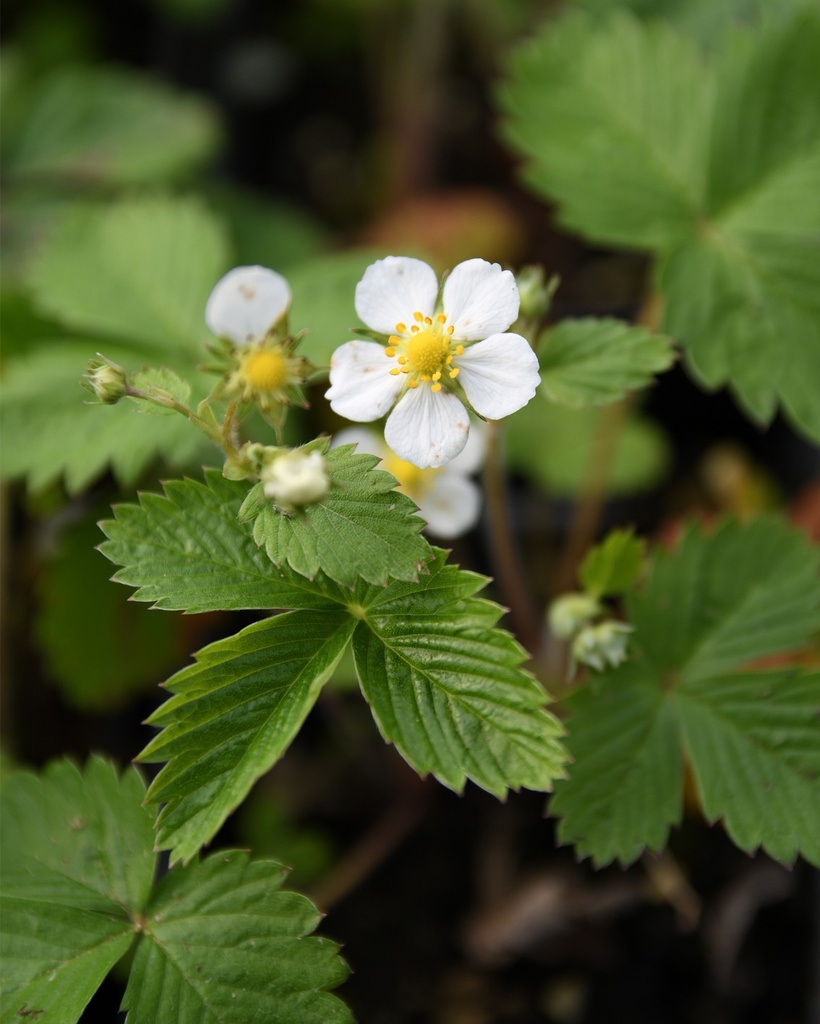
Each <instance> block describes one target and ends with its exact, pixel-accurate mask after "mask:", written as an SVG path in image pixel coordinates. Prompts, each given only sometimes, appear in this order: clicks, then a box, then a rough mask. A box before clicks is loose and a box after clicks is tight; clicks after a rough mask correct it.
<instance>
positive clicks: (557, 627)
mask: <svg viewBox="0 0 820 1024" xmlns="http://www.w3.org/2000/svg"><path fill="white" fill-rule="evenodd" d="M601 611H602V609H601V605H600V604H599V603H598V601H596V599H595V598H594V597H591V596H590V595H589V594H575V593H572V594H562V595H561V596H560V597H557V598H556V599H555V600H554V601H553V602H552V604H551V605H550V607H549V612H548V618H549V624H550V629H551V630H552V633H553V635H554V636H556V637H557V638H558V639H559V640H571V639H572V638H573V637H574V636H575V634H576V633H577V632H578V631H579V630H580V629H582V628H583V627H584V626H586V625H588V624H589V623H590V622H591V621H592V620H593V619H594V618H597V616H598V615H600V614H601Z"/></svg>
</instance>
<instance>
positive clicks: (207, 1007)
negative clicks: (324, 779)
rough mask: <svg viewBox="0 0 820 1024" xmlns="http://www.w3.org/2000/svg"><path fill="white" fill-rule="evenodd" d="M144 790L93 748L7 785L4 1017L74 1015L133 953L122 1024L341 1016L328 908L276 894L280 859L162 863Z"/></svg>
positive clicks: (302, 1022) (291, 1021) (308, 1022)
mask: <svg viewBox="0 0 820 1024" xmlns="http://www.w3.org/2000/svg"><path fill="white" fill-rule="evenodd" d="M144 796H145V786H144V784H143V782H142V779H141V778H140V776H139V775H138V774H137V773H136V772H134V771H133V770H129V771H128V772H126V773H125V774H124V775H123V776H122V777H118V775H117V773H116V771H115V770H114V769H113V767H112V766H111V765H110V764H109V763H108V762H106V761H103V760H102V759H99V758H92V759H91V760H90V761H89V762H88V764H87V765H86V767H85V769H84V770H83V771H82V772H80V771H79V770H78V769H77V768H76V767H74V765H72V764H70V763H68V762H60V763H55V764H52V765H50V766H49V767H47V768H46V770H45V771H44V773H43V775H42V776H40V777H39V778H38V777H36V776H34V775H31V774H29V773H28V772H19V773H14V774H12V775H11V776H10V777H9V778H8V779H7V780H4V789H3V799H2V812H1V813H2V841H3V850H2V883H1V886H2V919H0V943H1V944H2V954H3V956H2V974H3V979H2V980H3V988H2V993H3V994H2V997H0V998H1V999H2V1001H1V1002H0V1016H2V1020H3V1021H9V1022H11V1021H17V1020H23V1019H25V1020H29V1019H31V1020H44V1021H46V1020H47V1021H49V1022H53V1024H77V1021H78V1020H79V1018H80V1015H81V1013H82V1012H83V1009H84V1007H85V1006H86V1004H87V1003H88V1001H89V999H90V998H91V996H92V995H93V994H94V991H95V990H96V988H97V987H98V986H99V984H100V982H101V981H102V979H103V978H104V976H105V975H106V974H107V972H108V971H109V970H110V969H111V967H113V965H114V964H115V963H116V962H117V961H118V960H119V959H120V958H121V957H122V956H123V955H124V954H125V953H126V952H127V951H128V949H129V948H130V947H132V946H136V955H135V957H134V961H133V965H132V967H131V976H130V980H129V984H128V989H127V991H126V994H125V998H124V1008H126V1007H127V1008H128V1010H129V1013H128V1018H127V1020H128V1022H129V1024H157V1022H162V1021H171V1020H173V1021H174V1022H175V1024H176V1022H179V1024H247V1022H248V1021H249V1020H251V1019H254V1020H265V1021H273V1022H280V1024H316V1022H318V1021H322V1022H332V1024H347V1022H349V1021H350V1015H349V1013H348V1011H347V1010H346V1008H345V1007H344V1006H343V1005H342V1004H341V1003H340V1002H338V1000H336V999H335V998H334V997H332V996H330V995H328V994H327V992H326V991H325V990H326V989H327V988H329V987H333V986H335V985H337V984H339V982H341V981H342V980H343V979H344V977H345V975H346V973H347V971H346V968H345V966H344V964H343V963H342V961H341V960H340V959H339V957H338V955H337V948H336V946H335V945H334V944H333V943H331V942H328V941H327V940H325V939H320V938H313V937H311V936H310V932H312V931H313V929H314V928H315V926H316V924H317V922H318V919H319V914H318V912H317V911H316V908H315V907H313V906H312V905H311V904H310V903H309V902H308V901H307V900H306V899H305V898H304V897H303V896H299V895H298V894H296V893H292V892H281V891H280V886H281V884H282V881H283V879H284V877H285V874H286V872H285V869H283V868H282V867H281V865H279V864H276V863H274V862H272V861H260V862H255V863H251V862H249V861H248V858H247V855H246V854H244V853H237V852H228V853H222V854H216V855H214V856H212V857H209V858H206V859H205V860H204V861H202V862H201V863H196V864H193V865H191V866H189V867H187V868H175V869H173V870H171V871H170V872H168V873H167V874H166V875H165V877H164V878H163V879H162V881H161V882H160V884H159V885H158V886H157V887H156V889H155V890H154V891H153V892H152V891H151V885H152V879H153V875H154V871H155V867H156V856H155V854H154V853H153V851H152V849H151V847H152V841H153V830H152V827H151V826H152V816H151V814H150V813H149V812H148V811H147V810H146V809H145V807H144V805H143V798H144Z"/></svg>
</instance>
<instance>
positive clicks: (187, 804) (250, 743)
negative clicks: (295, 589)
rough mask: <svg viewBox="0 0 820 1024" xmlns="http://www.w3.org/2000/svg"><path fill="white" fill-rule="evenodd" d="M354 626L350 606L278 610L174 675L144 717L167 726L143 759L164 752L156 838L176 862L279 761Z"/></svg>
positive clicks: (156, 788)
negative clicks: (164, 697)
mask: <svg viewBox="0 0 820 1024" xmlns="http://www.w3.org/2000/svg"><path fill="white" fill-rule="evenodd" d="M354 626H355V620H354V619H353V618H352V617H351V616H350V615H349V614H348V613H347V612H346V611H345V610H344V609H335V610H334V609H320V610H317V611H296V612H289V613H286V614H283V615H277V616H275V617H274V618H271V619H265V620H264V621H262V622H257V623H254V624H253V625H252V626H248V627H247V629H244V630H242V632H241V633H238V634H237V635H236V636H233V637H229V638H228V639H227V640H219V641H217V643H215V644H211V645H210V646H209V647H206V648H204V649H203V650H202V651H200V652H199V654H198V655H197V656H196V657H197V661H196V663H195V664H194V665H190V666H189V667H188V668H185V669H183V670H182V671H181V672H178V673H177V674H176V675H175V676H172V678H171V679H169V680H168V683H167V684H166V685H167V687H168V689H169V690H170V691H171V692H172V693H173V694H174V696H173V697H172V698H171V699H170V700H168V701H166V703H165V704H163V705H162V707H161V708H159V710H158V711H156V712H154V714H153V715H152V716H151V717H150V718H149V719H148V723H149V724H150V725H159V726H163V730H162V732H161V733H160V734H159V735H158V736H157V737H156V738H155V739H154V740H152V742H151V743H149V744H148V746H147V747H146V748H145V750H144V751H143V752H142V754H140V759H141V760H143V761H149V762H151V761H167V764H166V765H165V767H164V768H163V769H162V770H161V771H160V773H159V775H158V776H157V777H156V778H155V779H154V781H153V783H152V784H151V787H150V789H149V791H148V799H149V800H152V801H155V802H162V803H164V805H165V806H164V807H163V809H162V811H161V812H160V814H159V817H158V819H157V842H158V844H159V845H160V847H162V848H167V849H170V850H171V859H172V862H173V861H176V860H188V859H190V858H191V857H192V856H193V855H194V854H195V853H196V852H197V850H199V848H200V847H201V846H203V845H204V844H205V843H207V842H209V841H210V840H211V839H212V838H213V836H214V835H215V833H216V832H217V830H218V829H219V827H220V826H221V825H222V823H223V822H224V821H225V819H226V818H227V816H228V815H229V814H230V813H231V811H233V810H234V809H235V808H236V806H237V805H238V804H240V803H241V802H242V800H244V798H245V797H246V796H247V794H248V792H249V790H250V788H251V786H252V785H253V783H254V782H255V781H256V780H257V779H258V778H259V776H260V775H262V774H263V773H264V772H266V771H268V769H269V768H271V767H272V766H273V765H274V764H275V763H276V761H278V760H279V758H280V757H281V756H282V754H283V753H284V752H285V750H286V749H287V747H288V746H289V744H290V742H291V740H292V739H293V737H294V736H295V735H296V733H297V732H298V731H299V729H300V727H301V725H302V723H303V722H304V720H305V718H306V717H307V714H308V712H309V711H310V709H311V708H312V707H313V704H314V703H315V701H316V698H317V697H318V695H319V691H320V690H321V688H322V686H323V685H324V684H325V683H326V682H327V680H328V679H329V678H330V675H331V673H332V671H333V669H334V668H335V666H336V663H337V661H338V660H339V658H340V657H341V654H342V651H343V650H344V648H345V646H346V645H347V642H348V640H349V639H350V637H351V635H352V633H353V629H354Z"/></svg>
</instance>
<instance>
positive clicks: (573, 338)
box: [538, 317, 675, 408]
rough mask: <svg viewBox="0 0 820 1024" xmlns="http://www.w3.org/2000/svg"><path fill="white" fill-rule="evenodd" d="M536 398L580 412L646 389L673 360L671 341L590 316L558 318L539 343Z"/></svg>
mask: <svg viewBox="0 0 820 1024" xmlns="http://www.w3.org/2000/svg"><path fill="white" fill-rule="evenodd" d="M538 353H539V357H540V361H541V394H542V395H545V396H546V397H547V398H550V399H552V400H553V401H554V402H560V403H561V404H563V405H569V406H572V407H573V408H583V407H584V406H587V405H605V404H606V403H607V402H617V401H618V400H619V399H621V398H624V397H625V396H626V395H627V394H629V393H630V392H633V391H636V390H638V389H639V388H643V387H647V386H648V385H649V384H650V383H651V382H652V379H653V376H654V374H656V373H661V372H662V371H663V370H668V369H669V367H670V366H671V365H672V363H673V361H674V359H675V352H674V349H673V347H672V342H671V340H670V339H669V338H665V337H664V336H663V335H660V334H653V333H652V332H651V331H648V330H646V328H644V327H633V326H632V325H630V324H627V323H624V322H623V321H621V320H612V319H601V320H596V319H594V318H592V317H589V318H585V319H582V320H562V321H561V323H559V324H557V325H556V326H555V327H550V328H549V329H548V330H546V331H545V332H544V333H543V334H542V335H541V337H540V338H539V341H538Z"/></svg>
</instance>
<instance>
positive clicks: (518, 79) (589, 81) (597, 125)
mask: <svg viewBox="0 0 820 1024" xmlns="http://www.w3.org/2000/svg"><path fill="white" fill-rule="evenodd" d="M712 88H713V83H712V78H711V75H710V74H709V73H708V71H707V69H706V67H705V66H704V64H703V61H702V60H701V58H700V56H699V54H698V51H697V48H696V46H695V44H694V43H693V42H692V41H691V40H690V39H688V38H687V37H686V36H683V35H680V34H678V33H676V32H674V31H673V30H672V29H670V28H668V27H667V26H665V25H663V24H661V23H656V24H652V25H649V26H647V25H642V24H640V23H639V22H638V21H637V20H635V19H634V18H633V17H631V16H630V15H628V14H626V13H625V12H618V14H617V15H615V16H613V17H612V18H610V19H608V21H607V24H606V26H605V27H604V28H602V29H600V30H596V27H595V25H594V23H593V22H592V21H591V20H590V19H586V18H583V17H580V16H574V17H567V18H564V19H562V20H561V21H559V22H554V21H550V22H547V24H546V25H545V26H544V28H543V30H542V31H541V33H540V34H539V35H538V36H537V37H536V38H535V40H534V41H532V42H531V43H529V44H528V45H527V46H525V47H523V48H521V49H520V50H519V51H517V52H516V53H514V54H513V57H512V60H511V61H510V65H509V69H508V79H507V82H506V84H505V86H504V87H503V88H502V90H501V92H500V96H499V98H500V101H501V105H502V107H503V109H504V111H505V112H506V114H507V118H508V119H507V124H506V134H507V137H508V138H509V139H510V141H511V142H512V143H513V144H514V146H515V147H516V149H518V150H519V151H520V152H521V153H523V154H524V156H525V157H526V158H527V163H525V164H524V167H523V176H524V179H525V180H526V181H527V183H528V184H529V185H530V186H532V187H533V188H534V189H536V190H537V191H538V192H540V193H541V194H542V195H545V196H546V197H548V198H550V199H557V200H558V202H559V216H560V219H561V221H562V222H563V223H564V224H565V225H566V226H567V227H569V228H572V229H574V230H576V231H579V232H581V233H582V234H585V235H588V236H589V237H591V238H594V239H596V240H598V241H601V242H605V243H609V244H613V245H619V246H637V247H641V248H657V247H664V246H668V245H670V244H672V243H674V242H675V241H677V240H678V239H680V238H681V237H682V236H686V235H687V234H688V233H689V232H690V231H691V230H692V226H693V224H694V222H695V221H696V219H697V216H698V212H699V210H700V208H701V206H702V202H703V194H704V187H705V166H704V163H705V159H704V154H705V151H706V145H707V137H708V125H709V111H710V104H711V99H712Z"/></svg>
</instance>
